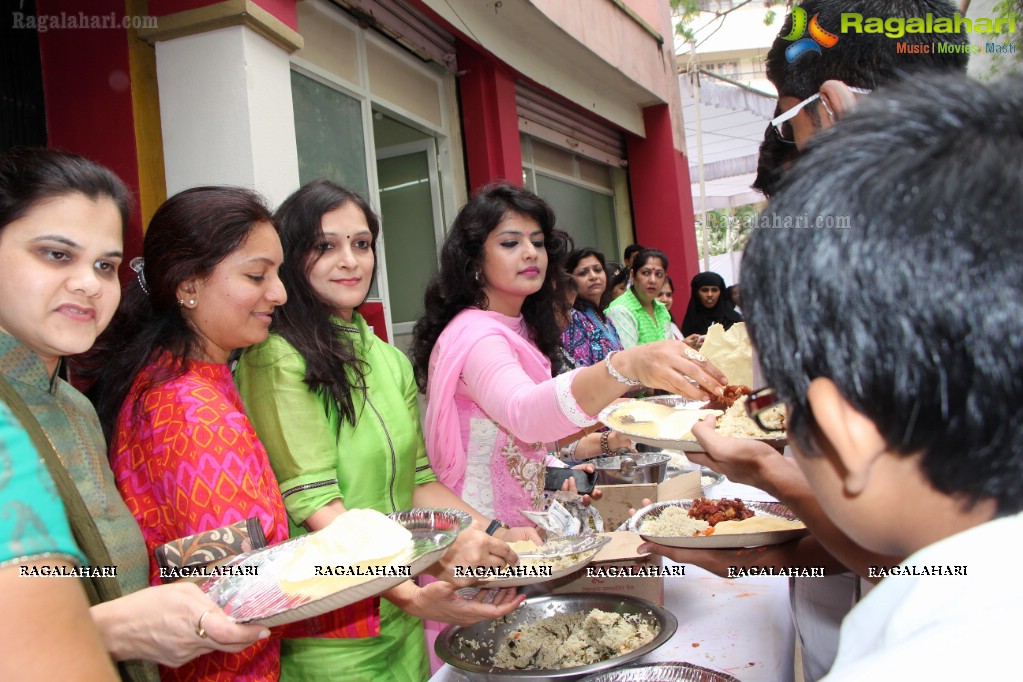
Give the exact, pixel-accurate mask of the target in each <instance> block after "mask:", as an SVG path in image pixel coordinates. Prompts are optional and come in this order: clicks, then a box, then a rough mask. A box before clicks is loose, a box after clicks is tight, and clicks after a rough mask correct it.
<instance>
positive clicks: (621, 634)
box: [435, 594, 678, 682]
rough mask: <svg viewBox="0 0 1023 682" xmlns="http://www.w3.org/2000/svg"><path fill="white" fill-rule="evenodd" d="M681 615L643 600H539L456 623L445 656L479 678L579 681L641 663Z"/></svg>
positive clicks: (443, 647)
mask: <svg viewBox="0 0 1023 682" xmlns="http://www.w3.org/2000/svg"><path fill="white" fill-rule="evenodd" d="M677 628H678V621H677V620H676V619H675V616H674V615H672V614H671V613H670V612H668V611H667V610H665V609H664V608H662V607H660V606H657V605H656V604H654V603H652V602H649V601H647V600H645V599H639V598H638V597H630V596H621V595H611V594H608V595H604V594H557V595H546V596H539V597H531V598H529V599H526V601H525V602H523V604H522V606H520V607H519V608H518V609H516V610H515V611H513V612H512V613H510V614H508V615H507V616H505V617H504V618H499V619H497V620H491V621H483V622H481V623H476V624H475V625H470V626H468V627H461V626H457V625H449V626H448V627H446V628H445V629H444V630H443V631H442V632H441V633H440V636H439V637H438V638H437V642H436V645H435V648H436V650H437V655H438V656H440V658H441V659H442V660H443V661H444V662H445V663H449V664H451V665H452V666H454V667H456V668H459V669H460V670H462V671H463V672H464V673H465V674H466V676H467V677H469V678H470V679H473V680H491V679H492V680H501V681H502V682H505V681H508V680H515V679H523V680H538V679H558V680H575V679H579V678H582V677H585V676H586V675H592V674H593V673H596V672H599V671H602V670H607V669H608V668H612V667H615V666H619V665H624V664H626V663H631V662H635V661H638V660H641V659H642V658H643V657H644V656H646V655H647V654H649V653H650V652H652V651H654V650H655V649H657V648H658V647H659V646H661V645H662V644H664V643H665V642H667V641H668V640H669V639H671V636H672V635H674V634H675V630H676V629H677Z"/></svg>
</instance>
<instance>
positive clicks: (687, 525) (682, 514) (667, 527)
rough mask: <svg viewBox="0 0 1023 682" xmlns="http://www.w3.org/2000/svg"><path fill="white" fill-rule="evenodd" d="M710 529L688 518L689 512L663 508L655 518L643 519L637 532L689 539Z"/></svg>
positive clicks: (674, 508) (701, 522) (675, 508)
mask: <svg viewBox="0 0 1023 682" xmlns="http://www.w3.org/2000/svg"><path fill="white" fill-rule="evenodd" d="M708 528H710V524H709V523H707V522H706V521H703V520H701V519H694V518H691V517H690V516H689V510H688V509H683V508H682V507H665V508H664V511H662V512H661V513H660V514H658V515H657V517H656V518H650V517H648V518H646V519H643V523H642V524H640V526H639V532H640V533H642V534H643V535H651V536H655V537H684V538H690V537H694V536H696V534H697V533H699V532H701V531H705V530H707V529H708Z"/></svg>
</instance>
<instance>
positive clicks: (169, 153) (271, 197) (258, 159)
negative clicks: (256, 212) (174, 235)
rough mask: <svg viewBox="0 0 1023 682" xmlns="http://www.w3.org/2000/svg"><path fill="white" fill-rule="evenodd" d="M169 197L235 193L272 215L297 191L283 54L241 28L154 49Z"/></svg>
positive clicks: (174, 41) (175, 40)
mask: <svg viewBox="0 0 1023 682" xmlns="http://www.w3.org/2000/svg"><path fill="white" fill-rule="evenodd" d="M156 67H157V78H158V82H159V90H160V124H161V127H162V130H163V154H164V162H165V170H166V177H167V195H168V196H171V195H173V194H174V193H176V192H179V191H181V190H183V189H187V188H189V187H195V186H197V185H241V186H244V187H249V188H251V189H255V190H256V191H258V192H260V193H261V194H262V195H263V196H264V197H266V200H267V203H268V204H269V205H270V207H271V208H276V207H277V205H278V204H280V202H281V201H283V200H284V199H285V197H287V196H288V195H289V194H290V193H291V192H293V191H294V190H295V189H296V188H298V184H299V183H298V151H297V149H296V146H295V118H294V111H293V108H292V102H291V71H290V67H289V62H288V52H287V51H286V50H284V49H283V48H281V47H280V46H279V45H277V44H274V43H273V42H271V41H269V40H267V39H266V38H264V37H263V36H262V35H260V34H258V33H256V32H255V31H253V30H252V29H251V28H249V27H247V26H244V25H237V26H230V27H227V28H221V29H217V30H212V31H207V32H204V33H197V34H193V35H186V36H183V37H180V38H173V39H169V40H161V41H159V42H157V43H156Z"/></svg>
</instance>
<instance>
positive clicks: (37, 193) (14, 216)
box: [0, 147, 132, 230]
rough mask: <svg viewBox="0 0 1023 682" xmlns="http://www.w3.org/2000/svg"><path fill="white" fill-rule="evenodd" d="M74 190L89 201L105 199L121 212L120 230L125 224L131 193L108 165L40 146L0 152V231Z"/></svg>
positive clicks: (130, 202)
mask: <svg viewBox="0 0 1023 682" xmlns="http://www.w3.org/2000/svg"><path fill="white" fill-rule="evenodd" d="M74 193H80V194H84V195H85V196H87V197H88V198H89V199H92V200H93V201H97V200H99V199H100V198H102V197H107V198H109V199H110V200H111V201H113V202H114V204H115V205H116V206H117V210H118V212H119V213H120V215H121V227H122V230H123V228H124V227H125V226H126V225H127V224H128V215H129V213H131V208H132V196H131V192H129V191H128V188H127V187H126V186H125V184H124V183H123V182H122V181H121V179H120V178H119V177H117V175H115V174H114V172H113V171H111V170H110V169H109V168H106V167H105V166H101V165H100V164H98V163H96V162H95V161H90V160H89V159H86V158H85V157H82V156H78V155H76V154H70V153H68V152H62V151H59V150H56V149H46V148H42V147H15V148H13V149H9V150H7V151H5V152H3V153H0V230H2V229H3V228H4V227H6V226H7V225H9V224H10V223H12V222H14V221H15V220H18V219H19V218H23V217H24V216H25V214H27V213H28V212H29V211H31V210H32V209H33V208H34V207H35V206H37V205H38V204H40V203H43V202H45V201H49V200H51V199H55V198H57V197H60V196H63V195H67V194H74Z"/></svg>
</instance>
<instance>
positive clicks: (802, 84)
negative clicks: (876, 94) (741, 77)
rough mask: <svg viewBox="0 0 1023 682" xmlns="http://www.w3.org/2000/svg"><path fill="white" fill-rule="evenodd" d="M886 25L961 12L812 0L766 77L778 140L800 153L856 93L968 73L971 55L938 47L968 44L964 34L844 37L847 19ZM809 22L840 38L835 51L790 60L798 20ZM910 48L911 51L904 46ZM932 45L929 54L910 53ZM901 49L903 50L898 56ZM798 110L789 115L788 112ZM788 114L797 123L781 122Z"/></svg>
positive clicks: (933, 4)
mask: <svg viewBox="0 0 1023 682" xmlns="http://www.w3.org/2000/svg"><path fill="white" fill-rule="evenodd" d="M850 13H858V14H860V15H862V16H863V17H877V18H880V19H884V20H889V19H896V20H897V19H902V20H906V19H910V18H916V17H924V16H926V15H927V14H930V15H931V16H932V17H934V18H936V19H938V18H948V19H951V18H953V17H954V16H955V13H956V8H955V6H954V5H952V4H951V3H950V2H947V1H945V0H895V1H891V0H888V1H882V0H807V2H804V3H803V4H802V5H800V6H798V7H796V8H794V9H793V12H792V13H791V14H789V16H788V17H786V19H785V23H784V24H783V25H782V28H781V32H780V33H779V35H778V38H776V39H775V41H774V43H773V44H772V45H771V49H770V51H768V53H767V63H766V66H767V78H768V79H769V80H770V81H771V82H772V83H773V84H774V86H775V88H777V90H778V104H779V106H780V111H779V116H778V117H776V118H775V119H774V121H772V127H773V128H774V129H775V134H777V135H778V137H779V138H780V139H781V140H784V141H785V142H789V143H794V144H795V145H796V147H797V148H798V149H800V150H802V149H803V148H804V147H805V146H806V143H807V141H808V140H809V139H810V138H811V137H813V135H814V134H816V133H817V132H819V131H821V130H827V129H828V128H830V127H831V126H832V125H833V123H834V121H835V120H837V119H839V118H841V117H842V116H843V115H844V114H845V113H846V112H847V111H849V109H850V108H851V107H852V106H854V105H855V101H856V96H857V94H865V93H867V92H870V91H872V90H874V89H876V88H879V87H881V86H883V85H886V84H888V83H891V82H893V81H895V80H897V79H900V78H906V77H909V76H911V75H912V74H915V73H920V72H922V71H928V70H935V69H937V70H943V71H950V70H951V71H960V72H965V71H966V64H967V60H968V59H969V55H968V54H967V53H965V52H958V51H956V52H944V51H943V50H938V49H936V46H937V44H939V43H947V44H949V45H953V46H966V45H968V44H969V40H968V39H967V37H966V35H965V34H964V33H963V32H961V31H960V32H956V33H908V32H907V33H906V34H905V35H903V36H902V37H901V38H898V39H894V38H890V37H888V36H887V35H886V34H885V33H867V32H862V33H857V32H848V33H842V32H840V29H841V25H842V14H850ZM799 16H801V17H804V18H809V17H812V18H813V19H812V20H811V21H816V22H817V25H819V26H820V27H822V28H823V29H825V30H826V31H828V32H830V33H832V34H833V35H834V36H836V37H837V41H836V42H835V43H834V44H833V45H832V46H830V47H826V48H824V49H818V50H817V52H816V53H811V54H805V55H803V56H800V57H797V58H796V59H795V60H794V61H790V60H789V59H790V56H791V55H792V53H791V52H789V48H790V47H791V46H792V45H793V42H792V41H791V40H788V39H787V37H788V36H790V35H791V34H792V27H793V22H794V21H800V22H801V23H802V20H799V19H796V17H799ZM900 45H908V46H910V47H909V50H908V51H906V50H905V49H903V48H900ZM916 45H927V46H929V47H930V49H929V50H928V52H914V51H913V49H912V47H913V46H916ZM900 50H902V51H900ZM790 111H791V112H794V113H792V114H789V112H790ZM786 115H790V116H791V118H787V119H784V120H779V119H780V118H783V117H785V116H786Z"/></svg>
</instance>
